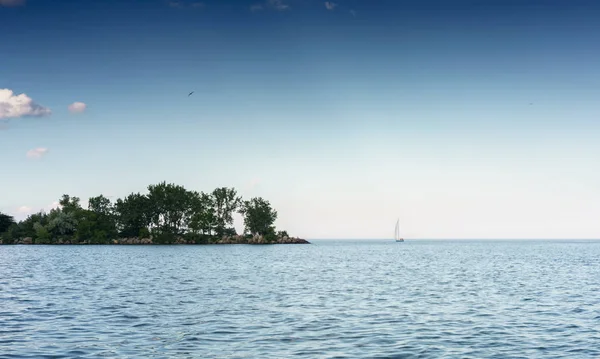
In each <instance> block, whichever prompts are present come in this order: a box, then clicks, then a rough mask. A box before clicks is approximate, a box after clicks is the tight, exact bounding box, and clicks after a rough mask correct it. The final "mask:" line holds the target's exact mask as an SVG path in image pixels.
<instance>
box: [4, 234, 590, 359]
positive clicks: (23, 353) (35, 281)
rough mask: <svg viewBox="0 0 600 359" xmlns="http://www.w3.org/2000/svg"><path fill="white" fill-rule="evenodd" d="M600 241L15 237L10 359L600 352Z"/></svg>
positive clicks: (8, 306)
mask: <svg viewBox="0 0 600 359" xmlns="http://www.w3.org/2000/svg"><path fill="white" fill-rule="evenodd" d="M599 356H600V242H593V241H418V242H417V241H407V242H404V243H394V242H392V241H315V242H314V244H313V245H275V246H248V245H224V246H0V357H1V358H45V357H48V358H50V357H52V358H97V357H109V358H278V359H281V358H597V357H599Z"/></svg>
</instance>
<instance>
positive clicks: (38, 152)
mask: <svg viewBox="0 0 600 359" xmlns="http://www.w3.org/2000/svg"><path fill="white" fill-rule="evenodd" d="M47 153H48V149H47V148H44V147H38V148H34V149H32V150H29V151H27V154H26V155H27V158H32V159H37V158H42V157H43V156H45V155H46V154H47Z"/></svg>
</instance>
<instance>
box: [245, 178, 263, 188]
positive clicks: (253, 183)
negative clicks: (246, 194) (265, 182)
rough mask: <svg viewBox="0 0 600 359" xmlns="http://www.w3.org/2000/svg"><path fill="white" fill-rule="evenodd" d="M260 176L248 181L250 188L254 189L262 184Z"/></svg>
mask: <svg viewBox="0 0 600 359" xmlns="http://www.w3.org/2000/svg"><path fill="white" fill-rule="evenodd" d="M260 182H261V180H260V178H253V179H252V180H251V181H250V182H248V189H254V188H256V187H257V186H258V185H260Z"/></svg>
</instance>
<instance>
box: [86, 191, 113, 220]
mask: <svg viewBox="0 0 600 359" xmlns="http://www.w3.org/2000/svg"><path fill="white" fill-rule="evenodd" d="M88 209H89V210H90V211H93V212H95V213H97V214H101V215H105V216H112V215H113V212H114V208H113V205H112V203H110V199H108V198H106V197H104V196H103V195H99V196H96V197H91V198H90V199H89V201H88Z"/></svg>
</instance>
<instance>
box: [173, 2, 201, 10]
mask: <svg viewBox="0 0 600 359" xmlns="http://www.w3.org/2000/svg"><path fill="white" fill-rule="evenodd" d="M168 5H169V6H170V7H172V8H176V9H184V8H194V9H199V8H203V7H204V3H203V2H199V1H196V2H187V1H179V0H171V1H169V2H168Z"/></svg>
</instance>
